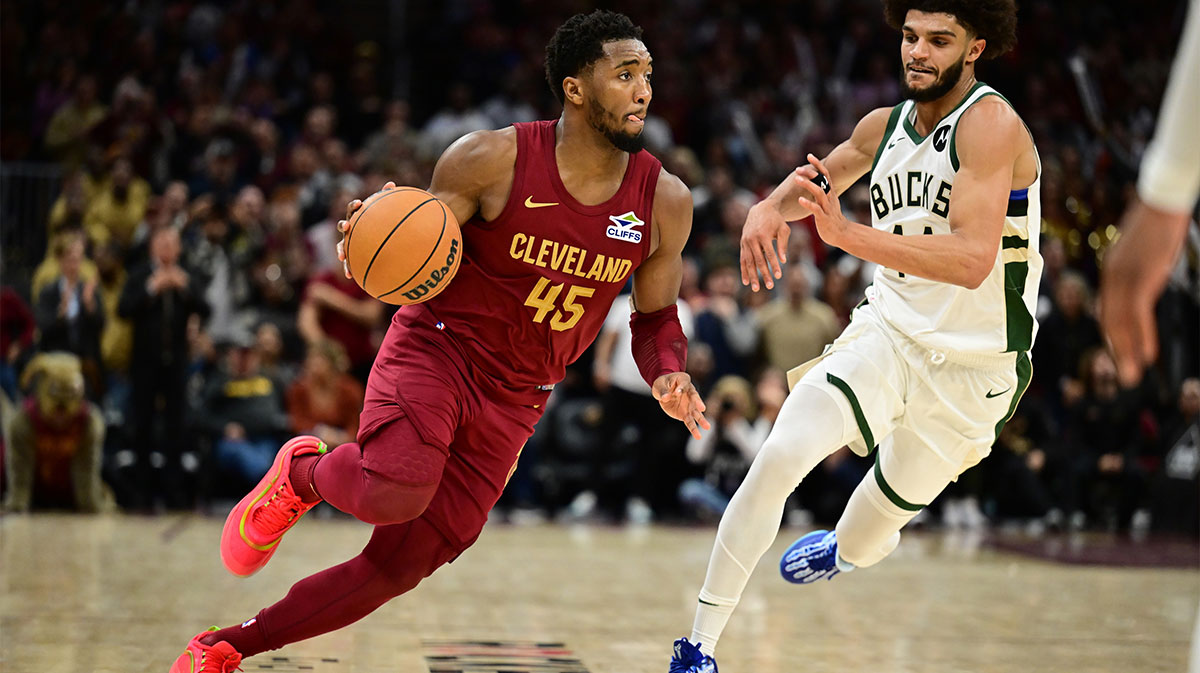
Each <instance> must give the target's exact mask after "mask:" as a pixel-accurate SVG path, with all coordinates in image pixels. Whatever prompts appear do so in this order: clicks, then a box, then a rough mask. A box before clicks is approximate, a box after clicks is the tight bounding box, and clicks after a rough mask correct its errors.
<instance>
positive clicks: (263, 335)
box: [254, 321, 298, 388]
mask: <svg viewBox="0 0 1200 673" xmlns="http://www.w3.org/2000/svg"><path fill="white" fill-rule="evenodd" d="M254 348H255V350H257V351H258V363H259V367H261V368H262V372H263V374H265V375H267V376H269V377H271V379H272V380H274V381H277V382H278V383H279V384H280V385H281V386H283V387H285V388H286V387H288V386H289V385H291V383H292V381H294V380H295V379H296V376H297V374H298V370H297V368H296V365H295V364H293V363H292V362H291V361H290V360H289V359H288V358H287V357H285V354H284V351H285V348H286V346H285V344H284V341H283V332H282V330H280V329H279V326H278V325H276V324H275V323H273V322H269V321H264V322H261V323H259V325H258V329H256V330H255V331H254Z"/></svg>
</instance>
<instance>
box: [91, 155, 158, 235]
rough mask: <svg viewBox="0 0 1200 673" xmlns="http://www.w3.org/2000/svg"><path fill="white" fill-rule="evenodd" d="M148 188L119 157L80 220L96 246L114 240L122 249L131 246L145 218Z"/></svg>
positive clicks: (131, 166)
mask: <svg viewBox="0 0 1200 673" xmlns="http://www.w3.org/2000/svg"><path fill="white" fill-rule="evenodd" d="M149 200H150V185H149V184H147V183H146V181H145V180H143V179H141V178H139V177H137V176H136V175H134V174H133V164H132V163H131V162H130V161H129V159H127V158H125V157H121V158H119V159H117V160H116V162H114V163H113V167H112V172H111V173H110V174H109V176H108V179H107V180H105V181H103V182H101V183H100V185H99V186H97V188H96V193H95V196H94V197H93V198H92V200H91V202H90V203H89V205H88V209H87V214H85V215H84V217H83V226H84V229H85V230H86V231H87V234H88V238H90V239H91V240H92V241H93V242H94V243H96V244H97V245H103V244H104V243H107V242H108V241H109V240H113V241H116V242H117V243H118V244H119V245H120V246H121V248H122V249H128V248H129V247H130V246H132V245H133V235H134V232H135V231H136V230H137V226H138V224H140V223H141V221H142V218H143V217H145V216H146V205H147V203H148V202H149Z"/></svg>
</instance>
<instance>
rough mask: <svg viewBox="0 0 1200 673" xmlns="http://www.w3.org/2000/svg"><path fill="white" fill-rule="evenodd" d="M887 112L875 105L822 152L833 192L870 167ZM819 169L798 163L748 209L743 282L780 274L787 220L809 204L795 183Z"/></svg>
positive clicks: (804, 212)
mask: <svg viewBox="0 0 1200 673" xmlns="http://www.w3.org/2000/svg"><path fill="white" fill-rule="evenodd" d="M890 114H891V108H879V109H877V110H873V111H872V112H870V113H869V114H868V115H867V116H865V117H863V118H862V119H861V120H860V121H859V122H858V125H857V126H856V127H855V128H854V133H852V134H851V135H850V137H849V138H847V139H846V140H845V141H843V142H842V144H840V145H838V146H837V147H835V148H833V151H832V152H830V153H829V156H827V157H825V165H826V166H828V167H829V171H830V173H829V174H830V176H831V177H832V189H833V192H834V193H835V194H841V193H842V192H844V191H846V190H847V189H849V188H850V186H851V185H853V184H854V183H855V181H857V180H858V179H859V178H861V177H862V176H863V175H865V174H866V172H867V171H869V170H871V163H872V161H874V158H875V150H876V149H877V148H878V147H879V142H880V141H881V140H883V133H884V130H885V129H886V128H887V120H888V115H890ZM818 175H820V174H819V173H818V172H817V170H816V169H815V168H813V166H811V165H809V164H805V165H803V166H800V167H798V168H796V170H794V171H792V172H791V173H790V174H789V175H788V176H787V177H786V178H784V179H783V182H781V183H780V184H779V186H778V187H776V188H775V191H773V192H771V194H770V195H769V196H767V198H765V199H763V200H762V201H760V202H759V203H757V204H755V205H754V207H753V208H751V209H750V214H749V215H748V216H747V217H746V225H745V226H744V227H743V228H742V246H741V265H742V285H749V286H750V289H751V290H753V291H755V292H757V291H758V288H759V284H758V277H759V274H762V279H763V283H764V284H765V285H766V286H767V289H771V288H773V287H775V280H774V278H780V277H782V276H783V265H784V264H786V263H787V242H788V235H789V234H790V232H791V228H790V227H789V226H788V222H794V221H796V220H799V219H801V218H803V217H807V216H808V214H809V210H808V209H807V208H805V207H804V206H802V205H800V201H799V199H800V197H801V196H804V194H806V192H805V190H804V188H803V187H802V186H801V185H800V184H799V183H800V182H803V181H811V180H814V179H817V177H818ZM825 184H826V185H828V184H830V183H828V182H826V183H825ZM772 244H773V245H772Z"/></svg>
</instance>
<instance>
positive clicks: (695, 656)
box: [668, 638, 717, 673]
mask: <svg viewBox="0 0 1200 673" xmlns="http://www.w3.org/2000/svg"><path fill="white" fill-rule="evenodd" d="M668 673H717V662H716V661H714V660H713V658H712V657H710V656H708V655H707V654H704V653H703V652H701V651H700V643H696V644H694V645H693V644H692V643H689V642H688V639H687V638H680V639H679V640H676V641H675V653H674V654H672V655H671V670H670V671H668Z"/></svg>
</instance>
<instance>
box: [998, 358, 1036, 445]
mask: <svg viewBox="0 0 1200 673" xmlns="http://www.w3.org/2000/svg"><path fill="white" fill-rule="evenodd" d="M1032 380H1033V363H1032V362H1030V361H1029V353H1017V392H1016V394H1014V395H1013V398H1012V403H1011V404H1009V405H1008V413H1006V414H1004V418H1002V419H1000V422H999V423H997V424H996V439H1000V431H1001V430H1003V429H1004V424H1005V423H1007V422H1008V419H1010V418H1012V416H1013V414H1015V413H1017V403H1018V402H1020V401H1021V396H1022V395H1024V394H1025V391H1026V390H1027V389H1028V388H1029V382H1030V381H1032Z"/></svg>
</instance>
